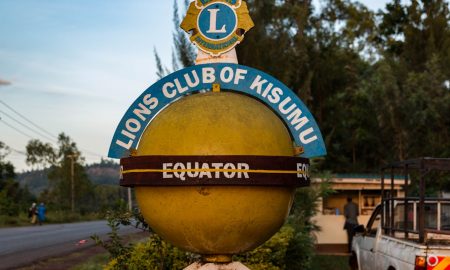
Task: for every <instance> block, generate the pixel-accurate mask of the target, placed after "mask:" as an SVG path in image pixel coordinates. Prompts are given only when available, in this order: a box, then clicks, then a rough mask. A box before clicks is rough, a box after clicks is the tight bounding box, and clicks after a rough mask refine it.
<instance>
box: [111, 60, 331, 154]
mask: <svg viewBox="0 0 450 270" xmlns="http://www.w3.org/2000/svg"><path fill="white" fill-rule="evenodd" d="M213 84H220V87H221V89H227V90H231V91H235V92H241V93H245V94H247V95H250V96H252V97H254V98H256V99H258V100H260V101H262V102H263V103H265V104H266V105H267V106H269V107H270V108H272V109H273V110H274V111H275V112H276V113H277V114H278V115H279V117H280V118H281V119H282V120H283V121H284V123H285V124H286V126H287V127H288V128H289V131H290V133H291V135H292V137H293V139H294V140H295V143H296V144H297V145H298V146H303V147H304V153H303V154H301V156H302V157H306V158H311V157H317V156H324V155H326V149H325V144H324V142H323V138H322V134H321V133H320V129H319V127H318V126H317V123H316V121H315V120H314V117H313V116H312V114H311V113H310V112H309V110H308V108H307V107H306V106H305V104H303V102H302V101H301V100H300V99H299V98H298V97H297V95H296V94H295V93H294V92H292V91H291V90H290V89H289V88H288V87H287V86H285V85H284V84H283V83H281V82H280V81H278V80H277V79H275V78H274V77H272V76H270V75H268V74H266V73H264V72H262V71H259V70H257V69H254V68H250V67H247V66H242V65H237V64H229V63H219V64H205V65H196V66H191V67H187V68H185V69H182V70H179V71H176V72H174V73H172V74H170V75H168V76H166V77H164V78H162V79H161V80H159V81H158V82H156V83H155V84H153V85H152V86H150V87H149V88H147V90H145V91H144V92H143V93H142V94H141V95H140V96H139V97H138V98H137V99H136V100H135V101H134V102H133V104H132V105H131V106H130V108H129V109H128V110H127V112H126V113H125V115H124V116H123V117H122V120H121V121H120V123H119V125H118V126H117V129H116V131H115V133H114V137H113V139H112V142H111V145H110V148H109V153H108V156H109V157H110V158H122V157H126V156H128V155H129V152H130V149H136V148H137V145H138V143H139V140H140V138H141V136H142V133H143V132H144V130H145V128H146V127H147V125H148V124H149V123H150V122H151V120H152V119H153V118H154V117H155V116H156V115H157V114H158V112H159V111H161V110H163V109H164V108H165V107H166V106H167V105H169V104H170V103H172V102H174V101H176V100H178V99H179V98H181V97H183V96H185V95H187V94H191V93H194V92H198V91H201V90H203V91H210V89H212V85H213Z"/></svg>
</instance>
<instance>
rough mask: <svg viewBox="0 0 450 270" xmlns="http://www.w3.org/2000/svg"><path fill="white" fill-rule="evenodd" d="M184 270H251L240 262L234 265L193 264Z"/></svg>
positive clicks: (233, 263)
mask: <svg viewBox="0 0 450 270" xmlns="http://www.w3.org/2000/svg"><path fill="white" fill-rule="evenodd" d="M183 270H250V269H249V268H247V267H246V266H245V265H243V264H242V263H240V262H232V263H227V264H224V263H205V264H201V263H198V262H197V263H193V264H191V265H189V266H188V267H186V268H184V269H183Z"/></svg>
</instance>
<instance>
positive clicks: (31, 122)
mask: <svg viewBox="0 0 450 270" xmlns="http://www.w3.org/2000/svg"><path fill="white" fill-rule="evenodd" d="M0 103H2V104H3V105H4V106H5V107H7V108H8V109H10V110H11V111H13V112H14V113H16V114H17V115H18V116H20V117H22V118H23V119H24V120H25V121H27V122H28V123H30V124H31V125H33V126H34V127H36V128H37V129H39V130H41V131H42V132H44V133H46V134H48V135H49V136H50V137H52V138H54V139H58V138H57V137H56V136H54V135H53V134H51V133H50V132H48V131H47V130H45V129H43V128H41V127H40V126H38V125H36V124H35V123H34V122H33V121H31V120H29V119H28V118H26V117H25V116H23V115H22V114H21V113H19V112H18V111H16V110H14V109H13V108H12V107H11V106H9V105H8V104H6V103H5V102H4V101H3V100H0Z"/></svg>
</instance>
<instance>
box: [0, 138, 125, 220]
mask: <svg viewBox="0 0 450 270" xmlns="http://www.w3.org/2000/svg"><path fill="white" fill-rule="evenodd" d="M26 151H27V152H26V154H27V162H28V164H30V165H31V166H33V167H34V168H37V169H36V170H35V171H31V172H27V173H25V175H26V177H25V181H27V183H30V182H31V183H32V181H33V179H36V178H34V177H35V176H38V178H37V179H38V180H40V181H41V182H43V183H41V184H40V186H38V187H37V188H36V189H37V190H39V193H36V192H31V191H30V190H29V189H28V185H27V184H25V185H21V184H20V183H19V182H18V181H17V174H16V172H15V168H14V166H13V165H12V163H11V162H9V161H8V160H7V156H8V154H9V153H10V149H9V148H8V146H6V145H5V144H4V143H2V142H0V227H10V226H27V225H31V224H30V221H31V220H30V218H29V214H28V210H29V208H30V207H31V204H32V203H33V202H35V203H38V204H39V203H44V204H45V206H46V209H47V211H46V220H45V222H44V224H45V223H66V222H77V221H89V220H98V219H102V218H104V216H105V213H106V211H107V210H111V209H114V207H115V205H117V204H118V203H120V201H121V200H122V199H123V198H124V197H125V194H126V192H125V190H124V188H122V187H120V186H119V185H117V184H110V183H111V182H118V175H119V171H118V165H117V164H115V163H112V162H110V161H106V160H102V162H101V163H100V164H98V165H97V166H95V167H94V166H92V165H90V166H86V165H85V164H84V159H83V156H82V153H81V152H80V151H79V150H78V148H77V145H76V143H75V142H73V141H72V139H71V138H70V137H68V136H67V135H65V134H64V133H62V134H60V135H59V138H58V145H57V147H53V146H52V145H51V144H49V143H43V142H41V141H39V140H31V141H30V142H29V143H28V145H27V149H26ZM112 169H113V170H114V171H115V174H114V176H115V177H114V179H112V180H110V182H107V181H105V180H103V179H102V178H101V177H100V176H99V175H98V174H99V173H100V174H101V172H104V171H106V172H109V171H110V170H112ZM87 171H89V172H90V175H91V176H92V177H93V178H97V179H95V180H97V181H96V183H95V184H94V183H93V182H92V181H91V179H90V178H89V177H88V174H87ZM98 171H100V172H98ZM33 176H34V177H33ZM106 177H110V176H109V175H107V176H106ZM28 178H29V179H28ZM72 181H73V190H72V188H71V186H72ZM72 195H73V206H72ZM72 207H73V209H72Z"/></svg>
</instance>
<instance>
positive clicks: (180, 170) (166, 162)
mask: <svg viewBox="0 0 450 270" xmlns="http://www.w3.org/2000/svg"><path fill="white" fill-rule="evenodd" d="M120 165H121V180H120V185H121V186H127V187H134V186H197V185H222V186H227V185H233V186H236V185H238V186H252V185H256V186H294V187H302V186H308V185H309V183H310V181H309V159H307V158H302V157H281V156H134V157H127V158H122V159H121V160H120Z"/></svg>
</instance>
